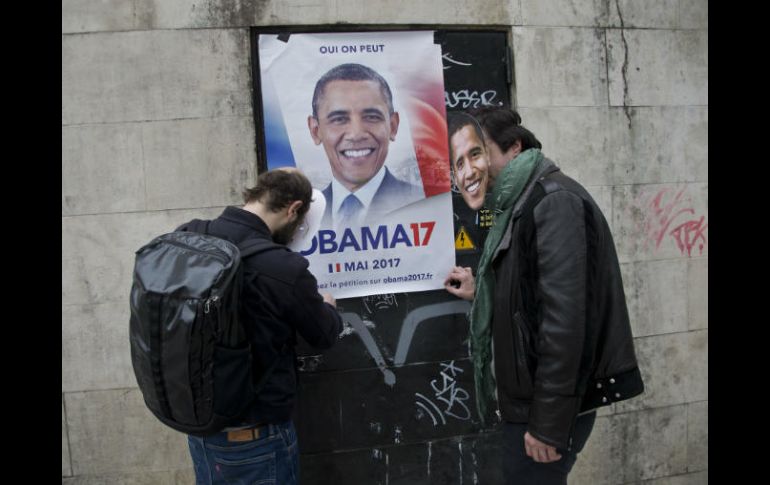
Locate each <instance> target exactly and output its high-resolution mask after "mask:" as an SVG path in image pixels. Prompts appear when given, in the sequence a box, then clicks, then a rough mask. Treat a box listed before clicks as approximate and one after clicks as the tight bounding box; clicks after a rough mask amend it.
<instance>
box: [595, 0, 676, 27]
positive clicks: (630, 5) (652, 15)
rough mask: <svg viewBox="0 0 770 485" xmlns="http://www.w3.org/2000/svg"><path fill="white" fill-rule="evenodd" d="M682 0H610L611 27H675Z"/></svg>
mask: <svg viewBox="0 0 770 485" xmlns="http://www.w3.org/2000/svg"><path fill="white" fill-rule="evenodd" d="M679 2H680V0H641V1H640V0H609V1H608V4H609V25H610V26H611V27H624V28H626V29H628V28H645V29H675V28H677V27H678V26H679Z"/></svg>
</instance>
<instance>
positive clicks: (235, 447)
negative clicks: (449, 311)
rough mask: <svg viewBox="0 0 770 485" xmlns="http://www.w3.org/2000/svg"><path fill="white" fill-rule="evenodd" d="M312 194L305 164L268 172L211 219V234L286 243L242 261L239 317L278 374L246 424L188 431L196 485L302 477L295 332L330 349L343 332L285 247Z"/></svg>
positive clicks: (257, 352)
mask: <svg viewBox="0 0 770 485" xmlns="http://www.w3.org/2000/svg"><path fill="white" fill-rule="evenodd" d="M311 195H312V187H311V185H310V182H309V181H308V179H307V178H306V177H305V176H304V175H303V174H302V173H301V172H299V171H298V170H296V169H290V168H283V169H277V170H272V171H269V172H265V173H263V174H262V175H260V176H259V177H258V179H257V185H256V186H255V187H253V188H250V189H247V190H246V191H245V192H244V199H245V202H246V204H245V205H244V206H243V207H242V208H239V207H227V208H226V209H225V210H224V212H223V213H222V214H221V215H220V216H219V217H218V218H216V219H214V220H213V221H211V222H210V223H209V225H208V228H207V231H206V232H207V233H208V234H210V235H213V236H217V237H220V238H223V239H227V240H229V241H231V242H233V243H235V244H239V243H241V242H243V241H246V240H253V239H259V238H261V239H264V240H266V241H268V242H269V241H270V240H272V241H273V242H275V243H278V244H279V245H276V246H275V247H274V248H272V249H270V250H267V251H263V252H259V253H257V254H254V255H252V256H249V257H246V258H244V259H243V260H242V265H243V283H242V284H243V287H242V290H241V300H240V301H241V303H240V317H241V320H242V322H244V325H245V327H246V331H247V334H248V336H249V338H250V341H251V345H252V359H254V366H255V367H257V368H261V369H266V368H270V366H271V365H272V366H273V367H272V372H271V373H270V374H269V376H268V377H267V380H266V381H265V382H264V384H263V385H262V386H261V388H260V389H259V391H258V392H257V394H256V397H255V399H254V402H253V404H252V405H251V406H250V407H249V409H248V411H247V412H246V413H245V414H244V415H243V417H242V419H241V422H239V423H236V424H235V425H231V426H229V427H227V428H225V429H224V431H222V432H220V433H217V434H214V435H211V436H206V437H197V436H193V435H189V438H188V441H189V446H190V455H191V456H192V461H193V464H194V467H195V477H196V483H197V484H215V483H259V482H260V480H266V481H269V480H273V481H270V483H280V484H297V483H299V448H298V445H297V436H296V432H295V429H294V424H293V423H292V421H291V417H290V416H291V412H292V408H293V406H294V401H295V398H296V391H297V375H296V370H295V358H296V355H295V352H294V345H295V342H296V334H297V333H299V334H300V335H301V336H302V338H303V339H305V340H306V341H307V343H308V344H310V345H311V346H313V347H316V348H319V349H325V348H329V347H331V346H332V344H334V342H335V341H336V340H337V337H338V335H339V334H340V332H341V331H342V320H341V318H340V315H339V314H338V313H337V311H336V302H335V300H334V298H333V297H332V296H331V295H329V294H324V295H321V294H319V292H318V289H317V282H316V279H315V277H313V275H312V274H311V273H310V272H309V271H308V262H307V260H306V259H305V258H304V257H302V256H301V255H300V254H298V253H294V252H292V251H290V250H289V249H288V248H286V247H285V246H283V245H285V244H287V243H288V242H290V241H291V239H292V237H293V236H294V234H295V232H296V231H297V230H298V228H300V227H301V226H302V224H303V222H304V217H305V214H306V213H307V211H308V209H309V208H310V202H311ZM184 228H185V226H182V227H181V228H180V229H184Z"/></svg>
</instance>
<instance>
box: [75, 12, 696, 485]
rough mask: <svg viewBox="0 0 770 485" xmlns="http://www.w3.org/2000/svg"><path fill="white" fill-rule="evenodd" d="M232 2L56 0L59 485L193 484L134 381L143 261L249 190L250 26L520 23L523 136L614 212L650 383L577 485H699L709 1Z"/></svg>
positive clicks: (615, 413) (516, 48)
mask: <svg viewBox="0 0 770 485" xmlns="http://www.w3.org/2000/svg"><path fill="white" fill-rule="evenodd" d="M230 4H231V2H225V1H221V0H210V1H202V2H195V3H191V2H186V1H182V0H163V1H161V0H132V1H129V0H125V1H117V0H114V1H102V0H64V1H63V3H62V481H63V483H68V484H75V483H78V484H80V483H88V484H91V483H94V484H96V483H120V484H122V483H131V484H137V483H141V484H145V483H147V484H151V483H152V484H154V483H161V484H172V483H192V470H191V465H190V462H189V457H188V456H187V449H186V441H185V439H184V436H183V435H180V434H178V433H176V432H173V431H171V430H169V429H167V428H165V427H164V426H162V425H161V424H159V422H158V421H157V420H155V419H154V418H153V417H152V416H151V415H150V413H149V412H148V411H147V410H146V408H145V407H144V405H143V403H142V400H141V395H140V393H139V392H138V390H137V389H136V383H135V380H134V377H133V373H132V370H131V365H130V357H129V347H128V335H127V329H128V325H127V324H128V305H127V296H128V292H129V288H130V282H131V268H132V264H133V251H134V250H136V249H137V248H138V247H139V246H140V245H141V244H143V243H144V242H146V241H147V240H149V239H150V238H151V237H152V236H154V235H157V234H159V233H161V232H164V231H167V230H168V229H169V228H171V227H173V226H174V225H175V224H178V223H179V222H180V221H184V220H186V219H190V218H192V217H201V216H203V217H210V216H214V215H216V214H218V213H219V211H220V210H221V208H222V207H224V206H226V205H229V204H235V203H239V202H240V196H239V192H240V189H241V188H242V187H244V186H247V185H250V184H251V183H252V182H253V180H254V178H255V175H256V155H255V149H254V122H253V118H252V104H251V71H250V52H249V31H248V27H249V26H266V25H297V24H305V25H311V24H319V23H336V22H347V23H351V24H373V25H376V24H389V25H391V24H420V23H423V24H432V25H436V24H445V25H458V26H459V25H495V26H501V25H502V26H509V28H510V30H511V36H512V48H513V54H514V64H515V68H514V69H515V72H514V77H515V83H516V85H515V89H514V91H513V93H512V94H513V96H514V99H516V101H517V105H518V107H519V108H520V112H521V114H522V117H523V119H524V124H525V125H527V126H528V127H529V128H531V129H532V130H533V131H534V132H535V133H536V134H537V135H538V137H539V138H540V140H541V141H542V142H543V145H544V152H545V153H546V154H547V155H548V156H550V157H551V158H553V159H554V160H556V161H557V163H559V164H560V165H561V166H562V168H563V169H564V170H565V172H567V173H568V174H571V175H573V176H574V177H575V178H576V179H577V180H578V181H580V182H581V183H583V184H584V185H586V186H587V187H588V188H589V190H590V191H591V193H592V194H593V195H594V196H595V198H596V200H597V202H598V203H599V204H600V206H601V207H602V209H603V210H604V212H605V215H606V216H607V218H608V220H610V222H611V225H612V229H613V234H614V236H615V240H616V244H617V247H618V253H619V256H620V258H621V263H622V269H623V276H624V282H625V287H626V294H627V298H628V302H629V309H630V311H631V318H632V325H633V330H634V334H635V336H636V344H637V351H638V357H639V360H640V366H641V369H642V374H643V376H644V378H645V380H646V385H647V392H646V393H645V394H644V395H643V396H642V397H641V398H638V399H634V400H631V401H628V402H624V403H619V404H617V405H614V406H612V407H611V408H609V409H606V410H603V411H602V412H601V413H600V417H599V418H598V420H597V425H596V428H595V430H594V432H593V436H592V438H591V439H590V441H589V443H588V445H587V447H586V449H585V450H584V452H583V453H582V454H581V457H580V459H579V460H578V464H577V465H576V468H575V470H574V472H573V477H572V480H571V483H574V484H591V485H594V484H612V485H614V484H622V483H639V482H642V483H650V484H656V485H658V484H664V483H665V484H671V483H673V484H680V483H681V484H695V483H707V470H708V461H707V460H708V360H707V358H708V303H707V295H708V229H707V224H708V141H707V135H708V5H707V2H706V1H705V0H643V1H642V0H511V1H508V2H505V1H502V0H480V1H478V2H475V3H470V2H466V1H465V0H441V1H439V0H426V1H422V2H414V1H403V0H390V1H388V2H380V1H368V2H364V1H361V0H316V1H315V2H305V1H302V2H300V1H297V0H262V1H255V2H246V1H244V2H237V6H236V7H232V6H230ZM391 466H394V465H393V463H391ZM459 479H460V478H459V477H458V480H459ZM458 483H459V482H458Z"/></svg>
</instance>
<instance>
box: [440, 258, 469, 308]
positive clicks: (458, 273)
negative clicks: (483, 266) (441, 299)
mask: <svg viewBox="0 0 770 485" xmlns="http://www.w3.org/2000/svg"><path fill="white" fill-rule="evenodd" d="M444 288H446V291H448V292H449V293H451V294H453V295H454V296H456V297H459V298H462V299H463V300H468V301H470V300H473V295H474V294H475V293H476V279H475V278H474V277H473V271H471V269H470V268H468V267H465V268H463V267H460V266H455V267H454V268H452V271H450V272H449V274H448V275H447V277H446V279H445V280H444Z"/></svg>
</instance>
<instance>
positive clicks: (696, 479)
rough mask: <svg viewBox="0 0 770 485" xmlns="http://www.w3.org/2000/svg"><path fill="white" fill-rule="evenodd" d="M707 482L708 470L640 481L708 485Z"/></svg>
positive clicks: (658, 484)
mask: <svg viewBox="0 0 770 485" xmlns="http://www.w3.org/2000/svg"><path fill="white" fill-rule="evenodd" d="M634 483H636V482H634ZM708 483H709V476H708V471H703V472H695V473H686V474H684V475H677V476H673V477H665V478H658V479H656V480H644V481H643V482H641V484H642V485H708Z"/></svg>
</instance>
